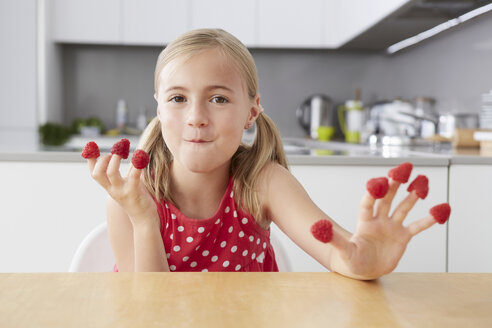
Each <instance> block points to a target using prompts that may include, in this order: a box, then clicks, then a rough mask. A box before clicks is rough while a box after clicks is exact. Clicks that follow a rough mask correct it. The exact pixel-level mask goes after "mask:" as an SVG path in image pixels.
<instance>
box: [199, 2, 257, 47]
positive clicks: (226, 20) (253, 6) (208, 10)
mask: <svg viewBox="0 0 492 328" xmlns="http://www.w3.org/2000/svg"><path fill="white" fill-rule="evenodd" d="M259 2H262V1H244V0H232V1H231V0H207V1H200V0H192V5H191V28H192V29H197V28H222V29H224V30H226V31H227V32H229V33H231V34H233V35H234V36H235V37H237V38H238V39H239V40H241V42H242V43H244V44H245V45H246V46H255V45H256V40H257V37H256V32H257V19H258V18H257V15H256V12H257V6H258V4H259Z"/></svg>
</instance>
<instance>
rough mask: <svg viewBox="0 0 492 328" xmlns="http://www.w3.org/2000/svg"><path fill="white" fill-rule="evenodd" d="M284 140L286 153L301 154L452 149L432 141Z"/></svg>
mask: <svg viewBox="0 0 492 328" xmlns="http://www.w3.org/2000/svg"><path fill="white" fill-rule="evenodd" d="M282 141H283V145H284V151H285V153H286V155H301V156H302V155H305V156H369V157H420V156H430V157H433V156H437V157H440V156H443V155H446V154H447V153H449V151H450V150H451V145H450V144H447V143H432V142H423V143H419V144H412V145H400V146H386V145H374V144H372V145H364V144H350V143H345V142H337V141H328V142H321V141H316V140H311V139H302V138H283V139H282Z"/></svg>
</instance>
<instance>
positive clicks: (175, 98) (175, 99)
mask: <svg viewBox="0 0 492 328" xmlns="http://www.w3.org/2000/svg"><path fill="white" fill-rule="evenodd" d="M169 101H171V102H178V103H179V102H183V101H184V97H182V96H174V97H172V98H171V99H169Z"/></svg>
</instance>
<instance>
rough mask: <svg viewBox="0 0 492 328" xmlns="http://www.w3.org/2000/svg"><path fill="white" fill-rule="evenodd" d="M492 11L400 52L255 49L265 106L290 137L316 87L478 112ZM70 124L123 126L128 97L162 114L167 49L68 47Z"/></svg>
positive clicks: (334, 93)
mask: <svg viewBox="0 0 492 328" xmlns="http://www.w3.org/2000/svg"><path fill="white" fill-rule="evenodd" d="M491 30H492V13H489V14H486V15H483V16H481V17H478V18H476V19H474V20H472V21H469V22H467V23H466V24H463V26H460V27H459V28H456V29H451V30H450V31H447V32H444V33H442V35H439V36H437V37H434V38H432V39H430V40H427V41H424V42H422V43H421V44H419V45H417V46H416V47H414V48H412V49H407V50H404V51H402V52H401V53H397V54H395V55H393V56H388V55H385V54H381V53H374V52H347V51H332V50H297V49H296V50H294V49H252V50H251V53H252V54H253V57H254V59H255V62H256V65H257V68H258V75H259V83H260V94H261V99H262V105H263V107H264V108H265V111H266V113H268V115H270V116H271V117H272V119H273V120H274V121H275V122H276V124H277V126H278V127H279V129H280V132H281V133H282V135H283V136H286V137H300V136H303V135H304V132H303V130H301V128H300V127H299V125H298V124H297V120H296V117H295V110H296V108H297V106H298V105H299V104H300V103H301V102H302V101H303V100H304V99H305V98H306V97H308V96H309V95H311V94H313V93H318V92H320V93H325V94H327V95H328V96H330V97H331V98H332V99H333V101H334V103H335V104H337V103H340V102H343V101H344V100H346V99H350V98H352V97H353V93H354V90H355V88H357V87H360V88H361V89H362V100H363V101H364V102H365V103H368V104H370V103H372V102H374V101H377V100H382V99H392V98H396V97H402V98H404V99H413V98H414V97H415V96H432V97H434V98H436V100H437V104H436V109H437V110H438V111H441V112H450V111H456V112H478V111H479V109H480V95H481V94H482V93H485V92H487V91H489V90H490V89H492V78H491V76H492V64H491V60H490V59H491V58H492V36H491V35H490V31H491ZM62 47H63V56H62V58H63V61H64V63H63V83H62V84H63V88H64V90H63V92H62V94H63V95H64V99H63V106H64V109H65V110H64V120H65V123H69V122H71V120H72V119H74V118H75V117H88V116H92V115H97V116H99V117H100V118H101V119H102V121H103V122H104V124H105V125H106V126H107V127H108V128H112V127H114V126H115V111H116V104H117V101H118V99H125V100H126V102H127V106H128V109H129V122H130V124H135V122H136V119H137V115H138V113H139V110H140V108H141V107H142V106H143V107H145V109H146V111H147V115H148V116H149V117H151V116H153V115H155V108H156V103H155V101H154V98H153V92H154V90H153V75H154V66H155V62H156V59H157V56H158V54H159V52H160V51H161V48H158V47H122V46H95V45H94V46H93V45H63V46H62Z"/></svg>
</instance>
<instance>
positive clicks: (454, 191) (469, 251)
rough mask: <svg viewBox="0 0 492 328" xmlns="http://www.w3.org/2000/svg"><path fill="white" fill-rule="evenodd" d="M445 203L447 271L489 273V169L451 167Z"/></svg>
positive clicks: (491, 263)
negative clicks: (447, 205) (448, 209)
mask: <svg viewBox="0 0 492 328" xmlns="http://www.w3.org/2000/svg"><path fill="white" fill-rule="evenodd" d="M449 203H450V205H451V208H452V211H451V217H450V219H449V271H450V272H492V238H491V234H492V167H491V166H490V165H456V164H453V165H451V167H450V172H449Z"/></svg>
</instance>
